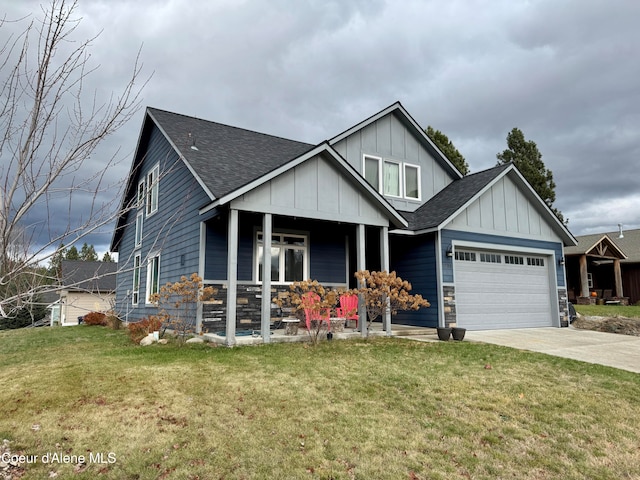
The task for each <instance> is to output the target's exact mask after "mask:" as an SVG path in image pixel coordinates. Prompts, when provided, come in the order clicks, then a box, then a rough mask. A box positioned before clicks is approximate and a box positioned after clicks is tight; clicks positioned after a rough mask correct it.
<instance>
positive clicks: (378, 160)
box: [362, 153, 382, 192]
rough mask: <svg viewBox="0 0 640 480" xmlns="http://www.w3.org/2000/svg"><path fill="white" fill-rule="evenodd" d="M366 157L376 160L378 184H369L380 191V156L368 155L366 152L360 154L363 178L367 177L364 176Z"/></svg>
mask: <svg viewBox="0 0 640 480" xmlns="http://www.w3.org/2000/svg"><path fill="white" fill-rule="evenodd" d="M367 159H371V160H376V161H377V162H378V185H371V186H372V187H373V188H375V189H376V191H377V192H382V157H376V156H375V155H368V154H366V153H365V154H363V155H362V176H363V177H364V178H365V180H366V178H367V177H366V176H365V174H366V165H367Z"/></svg>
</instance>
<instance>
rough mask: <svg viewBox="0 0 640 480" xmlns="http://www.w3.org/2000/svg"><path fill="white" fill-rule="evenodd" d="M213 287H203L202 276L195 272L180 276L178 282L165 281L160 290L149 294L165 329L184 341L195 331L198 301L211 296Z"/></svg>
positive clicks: (181, 341)
mask: <svg viewBox="0 0 640 480" xmlns="http://www.w3.org/2000/svg"><path fill="white" fill-rule="evenodd" d="M214 291H215V290H214V288H212V287H204V285H203V284H202V278H200V277H199V276H198V274H196V273H192V274H191V277H189V278H187V277H186V276H184V275H183V276H182V277H180V281H179V282H175V283H170V282H169V283H167V284H166V285H163V286H162V287H160V292H159V293H155V294H153V295H152V296H151V301H152V303H154V304H155V305H157V306H158V307H159V309H160V311H159V312H158V317H159V318H160V319H161V320H162V324H163V326H164V329H163V333H164V331H166V330H167V329H170V330H173V332H174V333H175V334H176V336H177V338H178V341H179V342H180V343H184V342H185V340H186V337H187V336H188V335H191V334H193V333H195V327H196V307H197V304H198V302H203V301H205V300H208V299H209V298H211V296H212V295H213V293H214Z"/></svg>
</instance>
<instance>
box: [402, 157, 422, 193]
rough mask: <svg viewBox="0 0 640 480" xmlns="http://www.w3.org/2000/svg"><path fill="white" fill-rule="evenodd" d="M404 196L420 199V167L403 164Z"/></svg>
mask: <svg viewBox="0 0 640 480" xmlns="http://www.w3.org/2000/svg"><path fill="white" fill-rule="evenodd" d="M404 196H405V198H410V199H412V200H420V198H421V192H420V167H419V166H417V165H410V164H408V163H405V164H404Z"/></svg>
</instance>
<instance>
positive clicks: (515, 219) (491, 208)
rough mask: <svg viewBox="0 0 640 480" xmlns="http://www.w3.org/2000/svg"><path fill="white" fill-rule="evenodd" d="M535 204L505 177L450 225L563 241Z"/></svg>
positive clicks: (458, 228)
mask: <svg viewBox="0 0 640 480" xmlns="http://www.w3.org/2000/svg"><path fill="white" fill-rule="evenodd" d="M540 208H541V207H540V206H539V205H535V204H534V203H533V202H531V201H530V200H529V199H527V197H526V196H525V195H524V194H523V193H522V191H521V190H520V189H519V188H518V187H517V185H516V184H515V183H514V182H513V180H511V179H510V178H509V177H508V176H504V177H502V178H501V179H500V180H498V181H497V182H496V183H495V184H494V185H492V186H491V188H490V189H489V190H487V191H486V192H484V193H483V194H482V195H481V196H480V197H479V198H478V199H476V200H475V201H474V202H473V203H472V204H471V205H469V206H468V207H467V208H466V209H465V210H463V211H462V212H460V214H458V215H457V216H456V218H454V219H453V221H452V222H451V223H450V224H449V225H448V226H447V227H448V228H451V229H452V230H461V231H462V230H467V231H482V232H500V233H503V234H504V233H507V234H508V233H512V234H515V235H517V236H524V237H527V238H535V239H539V240H545V241H561V240H560V237H559V236H558V235H557V234H556V233H555V232H554V231H553V229H552V228H551V226H550V225H549V223H547V221H546V220H545V218H544V216H543V215H542V214H541V212H540Z"/></svg>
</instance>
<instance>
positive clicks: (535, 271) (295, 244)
mask: <svg viewBox="0 0 640 480" xmlns="http://www.w3.org/2000/svg"><path fill="white" fill-rule="evenodd" d="M122 207H123V210H122V211H123V213H122V215H121V216H120V218H119V219H118V223H117V226H116V230H115V233H114V236H113V240H112V246H111V249H112V250H113V251H117V252H118V253H119V263H120V273H119V274H118V287H117V303H118V310H119V311H120V312H127V313H126V315H127V318H128V320H136V319H140V318H142V317H144V316H147V315H150V314H152V313H153V312H154V311H155V308H154V306H153V305H151V304H150V303H149V296H150V295H151V294H152V293H154V292H157V291H158V289H159V287H160V285H162V284H164V283H166V282H175V281H177V280H178V279H179V278H180V276H181V275H189V274H190V273H192V272H198V274H199V275H200V276H201V277H202V278H203V279H204V281H205V282H206V283H207V284H208V285H211V286H214V287H215V288H216V291H217V294H216V297H215V299H214V300H213V301H211V302H207V303H206V304H205V305H203V306H201V308H199V311H198V319H197V322H198V328H199V329H202V328H206V329H207V330H208V331H221V332H225V334H226V336H227V342H228V343H229V344H233V343H234V341H235V340H234V339H235V332H236V328H238V329H244V328H259V327H262V332H263V337H264V341H269V333H268V328H265V326H268V322H269V321H270V317H271V316H273V315H274V312H273V311H272V305H271V303H270V299H271V298H272V297H273V295H274V292H275V291H278V290H281V289H286V288H287V285H288V284H289V283H290V282H293V281H296V280H303V279H308V278H312V279H316V280H318V281H320V282H321V283H323V284H325V285H330V286H336V287H338V286H343V287H349V286H354V278H353V274H354V272H355V271H357V270H360V269H364V268H367V269H369V270H378V269H383V270H395V271H396V272H397V273H398V274H399V275H400V276H401V277H403V278H405V279H407V280H409V281H410V282H411V283H412V285H413V292H414V293H421V294H422V295H423V296H424V297H425V298H427V299H428V300H429V301H430V302H431V307H430V308H428V309H423V310H420V311H418V312H409V313H403V314H398V315H396V316H394V318H393V319H392V322H393V323H402V324H409V325H420V326H437V325H444V324H450V323H454V322H455V323H457V324H458V325H459V326H463V327H466V328H468V329H489V328H514V327H534V326H561V325H562V324H564V323H565V322H566V299H567V292H566V283H565V271H564V263H563V260H562V259H563V258H564V253H563V252H564V247H565V246H566V245H575V239H574V237H573V236H572V235H571V233H570V232H569V231H568V230H567V229H566V228H565V227H564V225H563V224H562V223H561V222H560V221H558V219H557V218H556V216H555V215H554V214H553V213H552V212H551V211H550V210H549V208H548V207H547V206H546V204H545V203H544V202H543V201H542V200H541V199H540V198H539V196H538V195H537V194H536V193H535V192H534V190H533V189H532V188H531V186H530V185H529V184H528V183H527V182H526V180H525V179H524V178H523V177H522V175H521V174H520V173H519V172H518V170H517V169H516V168H515V167H514V166H513V165H504V166H499V167H495V168H491V169H489V170H485V171H482V172H478V173H475V174H472V175H467V176H464V177H463V176H462V175H461V174H460V173H459V172H458V170H457V169H456V168H455V167H454V166H453V165H452V164H451V163H450V162H449V161H448V160H447V158H446V157H445V156H444V155H443V154H442V153H441V152H440V151H439V150H438V148H437V147H436V146H435V145H434V144H433V143H432V142H431V140H430V139H429V138H428V137H427V136H426V134H425V133H424V131H423V130H422V129H421V128H420V126H419V125H418V124H417V122H416V121H415V120H414V119H413V118H412V117H411V116H410V115H409V113H408V112H407V111H406V110H405V108H404V107H403V106H402V105H401V104H400V103H395V104H393V105H391V106H389V107H388V108H385V109H384V110H382V111H380V112H378V113H376V114H375V115H373V116H371V117H369V118H367V119H366V120H364V121H362V122H361V123H359V124H357V125H355V126H353V127H351V128H349V129H348V130H346V131H344V132H342V133H340V134H338V135H337V136H335V137H333V138H332V139H330V140H327V141H324V142H322V143H319V144H317V145H311V144H307V143H302V142H297V141H293V140H287V139H284V138H279V137H274V136H270V135H266V134H262V133H257V132H253V131H249V130H244V129H241V128H236V127H231V126H227V125H222V124H219V123H215V122H210V121H205V120H201V119H197V118H193V117H188V116H184V115H179V114H176V113H170V112H167V111H163V110H158V109H155V108H148V109H147V111H146V115H145V118H144V122H143V125H142V129H141V132H140V137H139V142H138V146H137V150H136V153H135V156H134V159H133V164H132V167H131V172H130V175H129V178H128V184H127V187H126V191H125V195H124V197H123V200H122ZM265 272H268V274H267V275H265Z"/></svg>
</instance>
